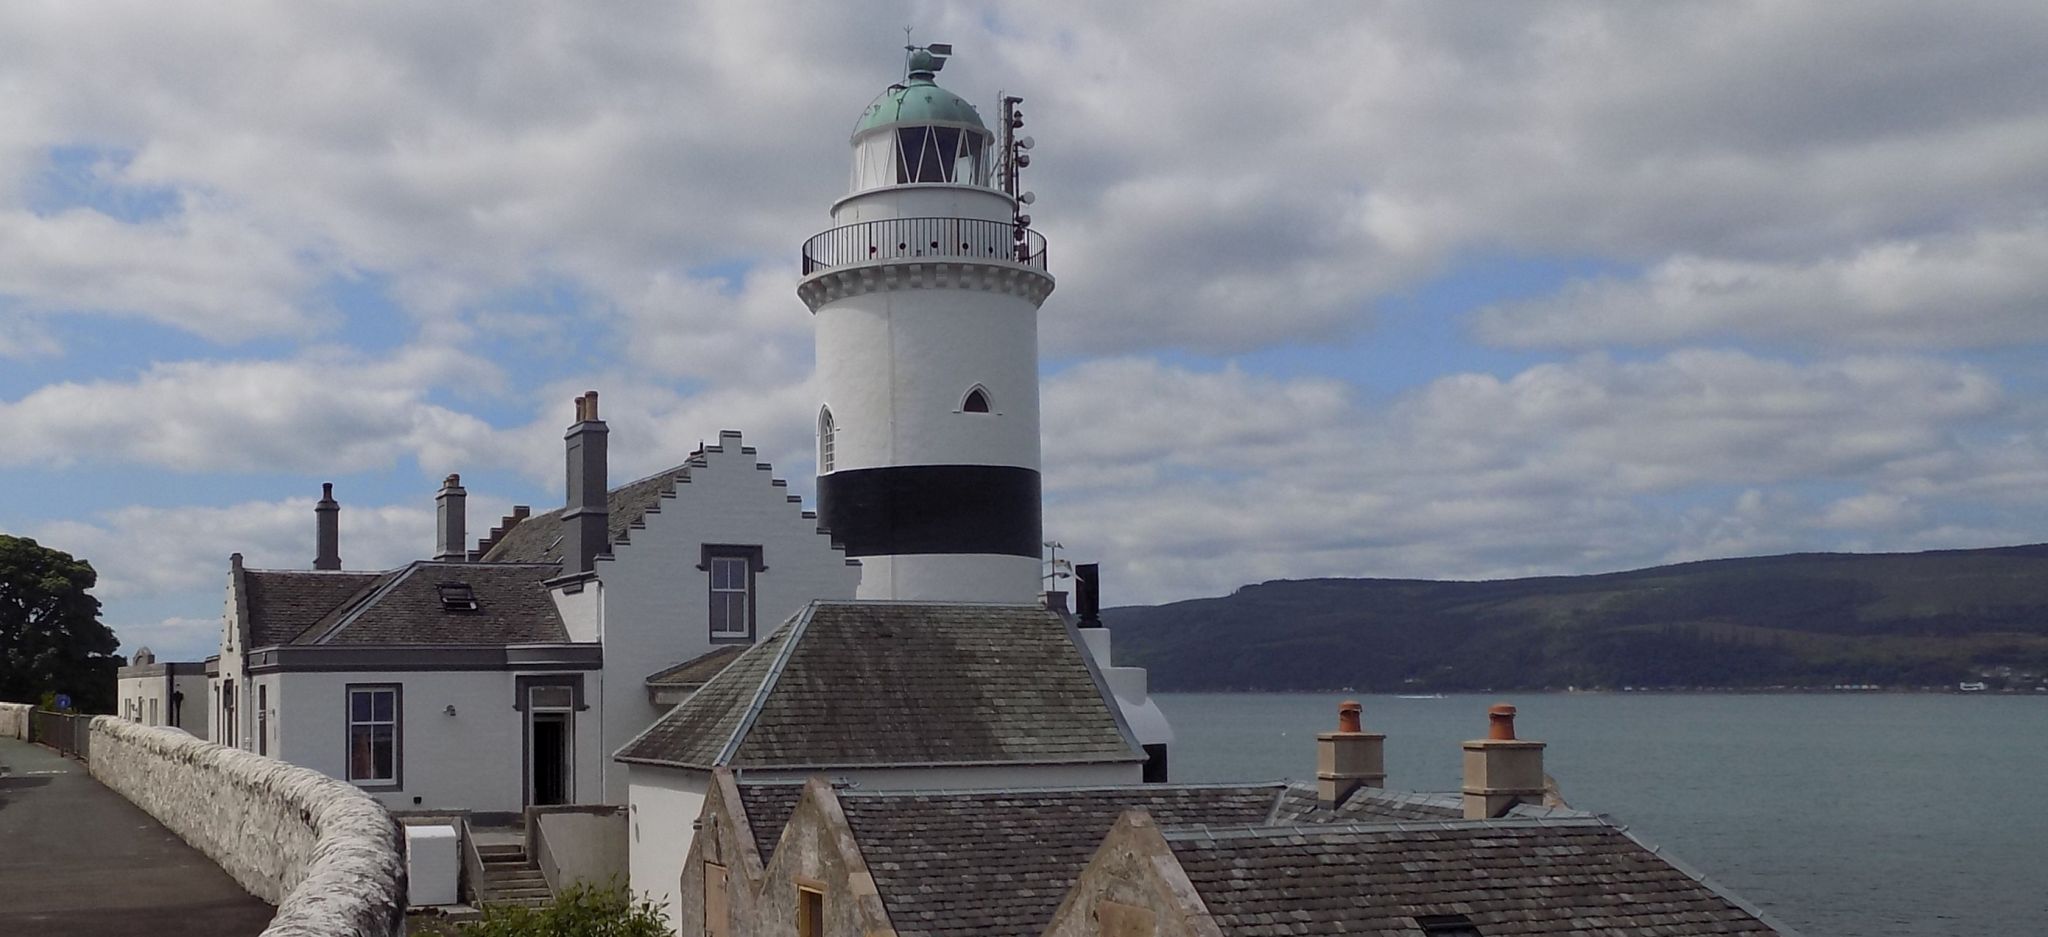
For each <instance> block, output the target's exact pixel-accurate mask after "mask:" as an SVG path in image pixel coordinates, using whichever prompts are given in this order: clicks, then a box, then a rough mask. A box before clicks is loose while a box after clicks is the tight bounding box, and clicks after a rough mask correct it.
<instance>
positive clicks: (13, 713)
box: [0, 703, 35, 742]
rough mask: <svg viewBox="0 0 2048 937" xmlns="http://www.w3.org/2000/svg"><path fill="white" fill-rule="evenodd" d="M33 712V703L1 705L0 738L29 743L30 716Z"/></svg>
mask: <svg viewBox="0 0 2048 937" xmlns="http://www.w3.org/2000/svg"><path fill="white" fill-rule="evenodd" d="M33 711H35V706H34V705H33V704H31V703H0V737H5V738H10V739H20V740H22V741H24V742H26V741H28V714H29V713H31V712H33Z"/></svg>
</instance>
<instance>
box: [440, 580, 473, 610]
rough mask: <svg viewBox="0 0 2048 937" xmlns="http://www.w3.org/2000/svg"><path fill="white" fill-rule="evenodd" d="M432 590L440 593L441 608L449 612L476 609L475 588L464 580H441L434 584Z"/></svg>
mask: <svg viewBox="0 0 2048 937" xmlns="http://www.w3.org/2000/svg"><path fill="white" fill-rule="evenodd" d="M434 591H436V592H439V593H440V594H441V608H443V609H444V610H447V611H451V612H473V611H476V590H474V589H471V588H470V587H469V583H466V582H442V583H436V584H435V585H434Z"/></svg>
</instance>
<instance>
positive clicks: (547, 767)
mask: <svg viewBox="0 0 2048 937" xmlns="http://www.w3.org/2000/svg"><path fill="white" fill-rule="evenodd" d="M527 739H528V745H527V787H526V791H527V803H529V804H533V805H535V806H547V805H549V804H566V803H568V802H569V801H570V796H571V793H572V792H571V791H570V789H569V751H570V748H569V714H568V713H562V712H536V713H533V714H532V725H531V727H530V729H529V730H528V736H527Z"/></svg>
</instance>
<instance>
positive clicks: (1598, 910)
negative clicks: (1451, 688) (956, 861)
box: [863, 817, 1789, 937]
mask: <svg viewBox="0 0 2048 937" xmlns="http://www.w3.org/2000/svg"><path fill="white" fill-rule="evenodd" d="M1166 827H1167V824H1166V822H1165V821H1164V820H1163V819H1162V820H1161V829H1160V833H1161V834H1162V835H1163V837H1164V839H1165V841H1166V843H1167V847H1168V848H1169V849H1170V850H1171V851H1172V853H1173V856H1174V858H1175V860H1177V861H1178V862H1179V864H1180V867H1181V869H1182V871H1184V872H1185V873H1186V875H1187V877H1188V881H1189V882H1191V883H1192V884H1193V885H1194V887H1195V890H1196V892H1197V893H1198V894H1199V896H1200V900H1201V903H1202V905H1203V906H1204V907H1205V908H1206V910H1207V911H1208V912H1209V914H1210V915H1211V917H1212V918H1213V920H1214V921H1215V922H1216V925H1217V927H1218V928H1219V929H1220V930H1221V931H1222V933H1223V935H1224V937H1281V935H1286V937H1293V935H1296V934H1340V933H1341V934H1363V935H1386V937H1409V935H1413V934H1415V933H1417V921H1416V919H1417V918H1429V917H1432V916H1454V915H1462V916H1463V917H1464V918H1466V919H1468V920H1469V921H1470V926H1471V929H1470V930H1465V931H1447V932H1462V933H1478V934H1524V935H1548V934H1556V935H1566V934H1587V933H1595V932H1597V933H1603V934H1622V933H1627V934H1668V935H1672V937H1690V935H1709V934H1713V935H1726V934H1758V935H1768V934H1784V933H1789V932H1787V931H1785V930H1783V929H1782V928H1780V927H1777V926H1776V925H1775V924H1773V923H1771V922H1769V921H1768V919H1767V918H1764V917H1763V916H1762V914H1761V912H1759V911H1757V910H1755V909H1754V908H1750V907H1747V906H1745V905H1742V904H1739V903H1738V902H1737V901H1736V900H1735V899H1733V898H1731V897H1730V896H1728V895H1727V894H1725V893H1723V892H1722V891H1721V890H1720V889H1719V888H1718V887H1717V886H1715V885H1714V884H1712V883H1711V882H1708V881H1706V880H1704V879H1702V878H1700V877H1699V876H1697V875H1695V874H1693V873H1692V872H1690V871H1689V870H1687V869H1684V868H1682V867H1680V866H1678V865H1675V864H1674V863H1673V862H1672V861H1671V860H1670V858H1669V857H1668V856H1663V855H1660V854H1659V853H1658V852H1657V851H1656V850H1654V849H1652V848H1651V847H1649V846H1648V845H1646V844H1644V843H1643V842H1641V841H1639V840H1637V839H1635V838H1634V837H1633V836H1631V835H1629V833H1628V832H1627V831H1626V830H1623V829H1621V828H1620V827H1617V826H1614V825H1613V824H1611V823H1609V822H1608V821H1606V820H1604V819H1600V818H1593V817H1580V818H1567V819H1542V820H1532V819H1503V820H1475V821H1462V820H1461V821H1452V822H1443V823H1425V824H1397V825H1389V824H1378V825H1354V826H1285V827H1266V828H1252V829H1244V830H1214V829H1210V830H1190V829H1178V830H1176V829H1168V828H1166ZM863 846H865V843H863Z"/></svg>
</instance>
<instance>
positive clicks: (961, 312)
mask: <svg viewBox="0 0 2048 937" xmlns="http://www.w3.org/2000/svg"><path fill="white" fill-rule="evenodd" d="M814 327H815V329H816V335H817V358H818V385H819V388H820V390H821V391H822V392H823V398H824V399H823V403H824V405H825V406H827V407H830V408H831V410H832V419H833V422H834V424H835V426H836V428H837V433H836V436H835V458H834V468H835V470H841V471H843V470H846V469H858V468H873V467H876V466H887V465H1015V466H1021V467H1024V468H1030V469H1036V468H1038V309H1037V306H1036V305H1035V304H1034V303H1032V302H1031V300H1030V299H1028V298H1026V297H1023V296H1015V295H1010V294H1006V293H997V292H982V291H978V290H956V289H931V290H879V291H876V292H871V293H864V294H861V295H859V296H850V297H846V298H844V299H839V300H835V301H834V302H832V303H830V304H828V305H826V306H825V307H824V308H822V309H819V310H818V313H817V315H816V322H815V323H814ZM976 385H980V386H982V387H985V388H987V390H988V397H989V403H990V412H988V413H963V412H961V410H960V404H961V401H962V400H963V399H964V398H965V397H966V395H967V392H968V391H969V390H970V389H972V388H973V387H974V386H976Z"/></svg>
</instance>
